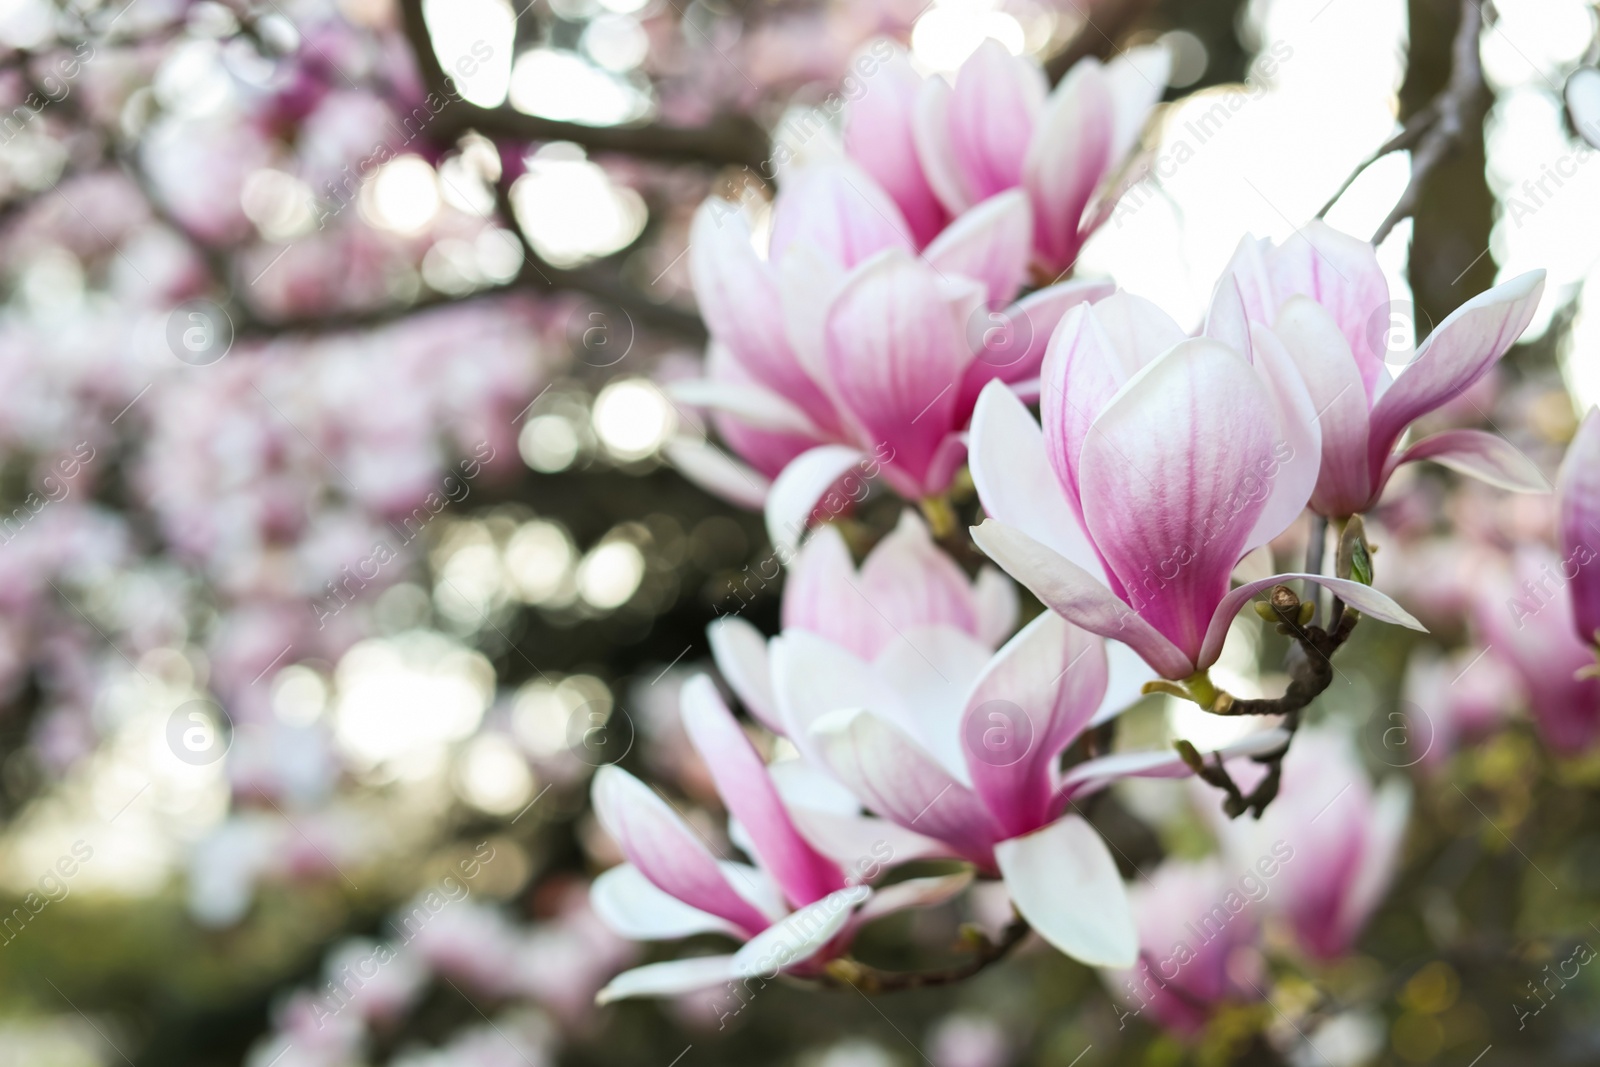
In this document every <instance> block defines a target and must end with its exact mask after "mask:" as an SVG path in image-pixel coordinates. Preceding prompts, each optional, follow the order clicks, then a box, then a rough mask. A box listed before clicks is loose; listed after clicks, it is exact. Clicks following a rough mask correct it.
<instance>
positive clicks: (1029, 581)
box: [972, 519, 1195, 678]
mask: <svg viewBox="0 0 1600 1067" xmlns="http://www.w3.org/2000/svg"><path fill="white" fill-rule="evenodd" d="M972 539H973V541H974V542H976V543H977V545H978V547H979V548H980V549H982V550H983V552H984V554H985V555H987V556H988V557H989V558H990V559H992V560H994V561H995V562H996V563H998V564H999V565H1000V568H1001V569H1002V570H1004V571H1005V572H1006V573H1007V574H1009V575H1011V577H1013V578H1015V579H1016V580H1017V581H1019V582H1021V583H1022V584H1023V585H1024V586H1026V587H1027V589H1028V591H1029V592H1031V593H1033V595H1034V596H1036V597H1038V598H1039V599H1040V600H1041V601H1043V602H1044V605H1045V606H1046V607H1048V608H1049V609H1050V610H1051V611H1054V612H1056V613H1057V614H1059V615H1061V616H1062V617H1063V618H1065V619H1066V620H1067V621H1068V622H1071V623H1075V624H1077V625H1078V626H1081V627H1083V628H1084V629H1085V630H1088V631H1089V632H1090V633H1095V634H1099V635H1100V636H1102V637H1109V638H1113V639H1114V640H1117V641H1121V642H1122V643H1123V644H1125V645H1127V646H1128V647H1129V648H1132V649H1133V650H1134V651H1135V652H1137V653H1139V655H1140V656H1142V657H1143V658H1144V661H1145V662H1146V663H1148V664H1150V666H1151V667H1152V668H1154V669H1155V671H1156V672H1157V673H1159V674H1160V675H1161V676H1162V677H1163V678H1187V677H1188V676H1189V675H1191V674H1193V673H1194V669H1195V668H1194V662H1193V661H1192V660H1191V659H1190V658H1189V657H1187V656H1185V655H1184V654H1183V652H1181V651H1180V650H1179V649H1178V648H1177V647H1176V646H1175V645H1173V643H1172V642H1171V641H1169V640H1167V638H1165V637H1163V636H1162V635H1161V634H1160V633H1159V632H1158V631H1157V630H1156V628H1155V627H1154V626H1152V625H1150V623H1148V622H1146V621H1145V620H1144V619H1142V618H1140V617H1139V616H1138V615H1135V614H1134V613H1133V611H1132V610H1130V609H1129V607H1128V605H1127V604H1125V603H1123V602H1122V601H1121V600H1120V599H1118V597H1117V596H1116V594H1115V593H1113V592H1111V590H1109V589H1107V588H1106V587H1105V586H1104V585H1102V584H1101V583H1100V582H1098V581H1096V580H1095V579H1094V578H1092V577H1091V576H1090V575H1089V573H1088V572H1087V571H1085V570H1084V569H1083V568H1082V567H1079V566H1078V565H1077V564H1075V563H1072V562H1069V561H1068V560H1067V559H1066V558H1065V557H1063V556H1061V555H1059V554H1058V553H1056V552H1055V551H1053V550H1052V549H1049V548H1047V547H1045V546H1044V545H1042V544H1040V543H1039V542H1038V541H1035V540H1034V539H1033V538H1031V537H1029V536H1028V535H1027V534H1025V533H1023V532H1022V531H1020V530H1018V529H1016V528H1014V527H1011V526H1007V525H1006V524H1004V523H1002V522H999V521H997V520H995V519H987V520H985V521H984V522H983V524H982V525H980V526H975V527H973V528H972Z"/></svg>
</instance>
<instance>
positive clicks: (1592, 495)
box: [1556, 408, 1600, 644]
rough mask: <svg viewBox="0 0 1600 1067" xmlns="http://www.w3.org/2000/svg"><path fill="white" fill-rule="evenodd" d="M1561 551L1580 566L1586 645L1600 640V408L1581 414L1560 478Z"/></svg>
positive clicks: (1577, 608) (1576, 599)
mask: <svg viewBox="0 0 1600 1067" xmlns="http://www.w3.org/2000/svg"><path fill="white" fill-rule="evenodd" d="M1556 486H1557V488H1556V499H1557V501H1558V503H1559V506H1560V521H1559V530H1558V533H1559V536H1560V538H1561V555H1562V558H1563V559H1564V560H1568V561H1571V562H1569V563H1568V565H1567V569H1571V568H1572V565H1573V564H1577V565H1578V566H1577V574H1576V576H1574V577H1573V579H1572V584H1571V586H1570V589H1571V592H1572V612H1573V621H1574V622H1575V623H1576V624H1577V627H1578V637H1579V639H1580V640H1582V641H1583V643H1584V644H1593V643H1596V642H1600V567H1596V566H1594V563H1595V560H1596V556H1597V555H1600V408H1590V409H1589V414H1587V415H1585V416H1584V418H1583V424H1582V425H1581V426H1579V427H1578V432H1577V435H1576V436H1574V437H1573V439H1572V444H1570V445H1569V446H1567V456H1566V459H1564V460H1563V461H1562V463H1561V473H1560V474H1559V475H1557V477H1556Z"/></svg>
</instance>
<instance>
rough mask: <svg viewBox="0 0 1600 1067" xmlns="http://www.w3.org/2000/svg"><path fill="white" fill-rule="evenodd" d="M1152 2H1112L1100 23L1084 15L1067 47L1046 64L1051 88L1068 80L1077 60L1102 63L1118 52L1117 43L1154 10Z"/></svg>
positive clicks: (1138, 0)
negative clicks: (1101, 61) (1098, 60)
mask: <svg viewBox="0 0 1600 1067" xmlns="http://www.w3.org/2000/svg"><path fill="white" fill-rule="evenodd" d="M1155 6H1156V5H1155V0H1113V2H1112V3H1110V4H1107V5H1105V10H1103V11H1101V12H1099V19H1098V20H1095V19H1092V18H1090V16H1089V14H1088V13H1087V12H1086V13H1085V14H1084V23H1083V26H1082V27H1081V28H1080V29H1079V30H1078V32H1077V34H1076V35H1074V36H1073V38H1072V40H1070V41H1068V42H1067V43H1066V46H1065V47H1063V48H1062V49H1061V51H1059V52H1057V53H1056V54H1055V55H1053V56H1051V57H1050V58H1049V59H1048V60H1046V61H1045V64H1044V70H1045V74H1046V75H1048V76H1049V78H1050V84H1051V85H1054V84H1055V83H1056V82H1058V81H1060V80H1061V79H1062V78H1064V77H1066V76H1067V71H1069V70H1071V69H1072V68H1073V67H1074V66H1076V65H1077V63H1078V60H1080V59H1086V58H1088V57H1089V56H1094V57H1095V58H1097V59H1105V58H1107V57H1109V56H1110V55H1111V54H1112V53H1113V52H1120V51H1121V48H1119V47H1118V45H1117V41H1118V40H1119V39H1120V38H1122V37H1124V36H1126V35H1127V33H1128V31H1129V30H1131V29H1133V28H1134V27H1135V26H1137V25H1138V24H1139V22H1140V21H1141V20H1142V19H1143V18H1144V17H1145V15H1147V14H1149V13H1150V11H1151V9H1153V8H1154V7H1155Z"/></svg>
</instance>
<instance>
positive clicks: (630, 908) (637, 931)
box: [589, 863, 743, 941]
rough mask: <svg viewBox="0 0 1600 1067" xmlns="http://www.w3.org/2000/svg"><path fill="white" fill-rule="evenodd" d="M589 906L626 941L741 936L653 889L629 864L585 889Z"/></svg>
mask: <svg viewBox="0 0 1600 1067" xmlns="http://www.w3.org/2000/svg"><path fill="white" fill-rule="evenodd" d="M589 904H590V905H591V906H592V907H593V908H594V912H595V914H596V915H598V916H599V917H600V921H601V922H603V923H605V924H606V925H607V926H609V927H611V929H612V930H613V931H615V932H616V933H617V934H618V935H619V936H621V937H626V938H628V939H629V940H630V941H666V940H671V939H672V938H677V937H689V936H691V935H693V934H708V933H718V934H727V935H728V936H730V937H741V936H743V935H742V934H741V933H740V932H739V930H738V928H736V927H735V926H734V925H733V924H732V923H730V922H728V921H726V920H725V919H719V918H717V917H716V916H715V915H712V914H711V913H710V912H704V911H701V910H700V909H699V908H694V907H690V906H689V905H688V904H685V903H684V902H683V901H681V900H679V899H678V898H677V897H675V896H672V895H671V894H670V893H664V892H662V891H661V890H660V889H657V888H656V887H655V885H654V883H652V882H651V881H650V879H648V878H646V877H645V876H644V873H643V872H642V871H640V870H639V868H637V867H635V866H634V865H633V864H631V863H624V864H621V865H620V866H616V867H612V868H611V869H610V870H608V871H604V872H602V873H601V875H600V876H599V877H598V878H596V879H595V880H594V884H593V885H591V886H590V887H589Z"/></svg>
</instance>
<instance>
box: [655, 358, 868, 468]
mask: <svg viewBox="0 0 1600 1067" xmlns="http://www.w3.org/2000/svg"><path fill="white" fill-rule="evenodd" d="M706 376H707V378H709V379H710V380H711V381H713V382H717V383H726V384H728V385H731V386H735V387H742V388H764V387H762V386H760V385H759V383H758V382H757V381H756V379H755V377H754V376H753V375H752V374H751V373H750V371H749V369H748V368H746V367H745V366H744V364H742V363H740V362H739V361H738V359H737V358H736V357H735V356H734V355H733V352H732V350H731V349H729V348H728V346H727V345H724V344H721V343H720V342H717V341H712V342H711V344H710V345H708V346H707V348H706ZM675 384H679V385H681V384H684V383H681V382H680V383H675ZM768 392H769V393H770V390H768ZM772 395H775V394H772ZM794 410H795V409H793V408H792V407H791V408H790V409H789V416H790V417H788V418H781V419H779V424H780V425H788V426H791V427H794V426H799V425H801V423H799V422H798V421H796V420H794V419H793V417H792V414H793V411H794ZM806 414H807V416H808V417H810V418H811V420H812V422H813V424H814V427H815V428H814V429H811V430H807V431H804V432H798V433H797V432H795V431H794V430H793V429H787V430H785V429H779V430H772V429H767V428H764V427H762V426H761V425H760V423H759V422H757V423H754V424H752V423H749V422H746V421H745V420H744V419H743V418H740V417H738V416H735V415H729V414H726V413H723V412H720V411H713V413H712V416H711V423H712V425H713V426H715V427H716V431H717V435H718V436H719V437H721V438H722V440H723V442H724V443H725V444H726V445H727V446H728V447H729V448H730V449H732V450H733V451H734V452H735V453H737V454H738V455H739V457H740V458H741V459H743V460H745V461H746V462H747V463H750V464H752V465H754V466H755V468H756V469H757V470H759V471H760V472H761V474H762V475H763V476H764V477H766V478H768V479H771V478H773V477H776V476H777V474H778V472H779V471H781V470H783V468H784V467H785V466H786V465H788V463H789V461H790V460H792V459H794V458H795V457H796V456H798V455H800V453H802V452H804V451H805V450H806V449H808V448H811V447H812V446H814V445H816V444H817V443H818V430H824V431H826V432H828V433H829V434H833V433H836V432H837V427H838V424H839V417H838V415H837V413H836V412H835V411H834V409H833V407H832V406H831V404H830V405H829V406H827V407H826V408H813V409H812V410H811V411H808V412H807V413H806ZM753 417H755V418H757V419H759V418H760V415H759V414H757V415H754V416H753Z"/></svg>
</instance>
